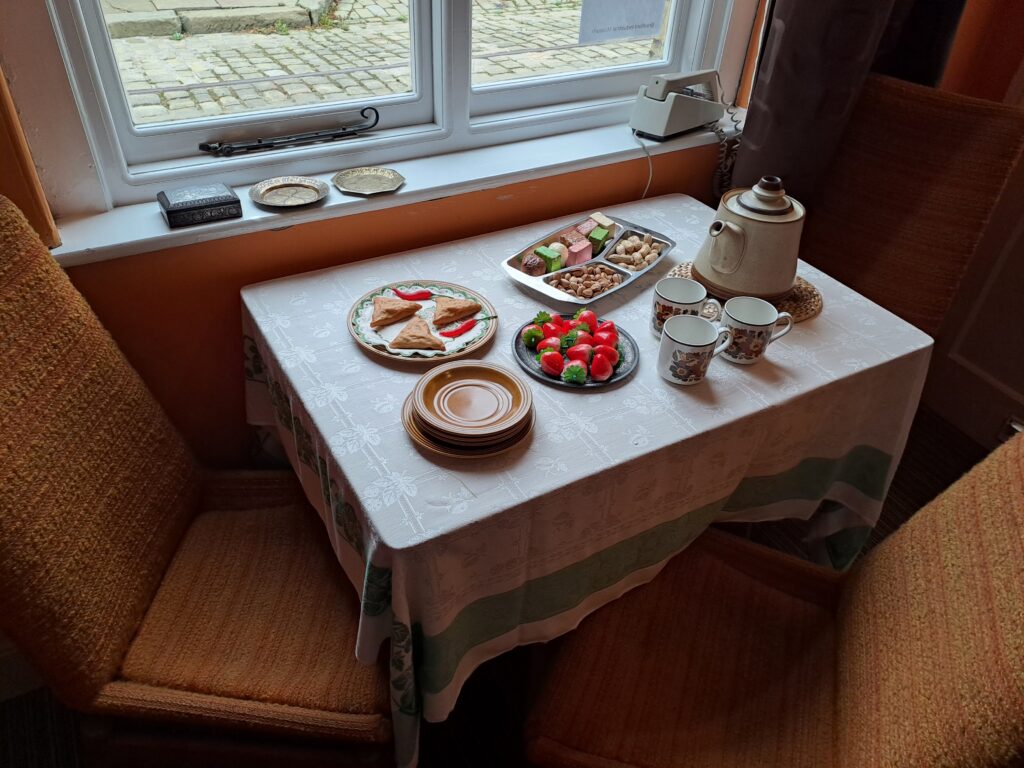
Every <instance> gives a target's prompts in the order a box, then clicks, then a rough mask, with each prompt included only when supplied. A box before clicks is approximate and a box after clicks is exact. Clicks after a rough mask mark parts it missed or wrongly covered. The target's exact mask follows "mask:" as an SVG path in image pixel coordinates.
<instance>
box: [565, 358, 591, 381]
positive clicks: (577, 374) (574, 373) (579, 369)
mask: <svg viewBox="0 0 1024 768" xmlns="http://www.w3.org/2000/svg"><path fill="white" fill-rule="evenodd" d="M562 381H566V382H568V383H570V384H580V385H582V384H586V383H587V364H586V363H584V362H583V361H582V360H570V361H569V364H568V365H566V366H565V370H564V371H562Z"/></svg>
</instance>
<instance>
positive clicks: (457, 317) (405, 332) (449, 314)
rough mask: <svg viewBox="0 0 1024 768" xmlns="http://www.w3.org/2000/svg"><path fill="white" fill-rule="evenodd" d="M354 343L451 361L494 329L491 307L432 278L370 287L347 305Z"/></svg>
mask: <svg viewBox="0 0 1024 768" xmlns="http://www.w3.org/2000/svg"><path fill="white" fill-rule="evenodd" d="M348 329H349V331H350V332H351V333H352V336H353V338H355V340H356V343H358V344H359V346H361V347H362V348H363V349H365V350H366V351H368V352H371V353H373V354H375V355H380V356H383V357H390V358H392V359H394V360H398V361H409V362H422V361H423V360H429V359H434V358H441V359H445V360H452V359H454V358H457V357H462V356H464V355H468V354H469V353H470V352H472V351H473V350H475V349H478V348H479V347H481V346H483V345H484V344H486V343H487V342H488V341H490V340H491V339H492V338H493V337H494V334H495V332H496V331H497V329H498V314H497V312H496V311H495V309H494V306H493V305H492V304H491V303H490V302H489V301H487V299H485V298H484V297H483V296H481V295H480V294H479V293H477V292H476V291H473V290H470V289H469V288H465V287H463V286H461V285H455V284H454V283H444V282H440V281H437V280H425V281H414V280H407V281H402V282H398V283H388V284H387V285H382V286H381V287H379V288H374V289H373V290H372V291H370V292H369V293H367V294H365V295H364V296H362V297H361V298H359V299H358V300H357V301H356V303H355V304H353V305H352V311H351V312H350V313H349V316H348Z"/></svg>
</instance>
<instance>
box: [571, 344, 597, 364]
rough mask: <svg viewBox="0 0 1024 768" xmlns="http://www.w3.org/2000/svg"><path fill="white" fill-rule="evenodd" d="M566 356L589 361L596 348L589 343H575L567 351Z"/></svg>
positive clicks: (585, 361)
mask: <svg viewBox="0 0 1024 768" xmlns="http://www.w3.org/2000/svg"><path fill="white" fill-rule="evenodd" d="M565 356H566V357H568V358H569V359H570V360H582V361H583V362H584V363H589V362H590V358H591V357H593V356H594V348H593V347H592V346H590V345H589V344H575V345H573V346H571V347H569V348H568V349H567V350H566V351H565Z"/></svg>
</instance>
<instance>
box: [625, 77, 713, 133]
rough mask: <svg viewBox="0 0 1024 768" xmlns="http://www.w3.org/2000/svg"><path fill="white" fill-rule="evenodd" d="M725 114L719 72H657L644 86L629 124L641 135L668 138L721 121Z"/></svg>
mask: <svg viewBox="0 0 1024 768" xmlns="http://www.w3.org/2000/svg"><path fill="white" fill-rule="evenodd" d="M724 114H725V105H724V104H723V103H722V90H721V86H720V84H719V79H718V72H716V71H715V70H713V69H705V70H701V71H700V72H687V73H684V72H675V73H670V74H663V75H655V76H654V77H652V78H651V80H650V82H649V83H647V85H642V86H640V92H639V93H638V94H637V97H636V103H635V104H634V105H633V116H632V117H631V118H630V120H629V127H630V128H632V129H633V130H634V131H635V132H636V134H637V135H638V136H643V137H644V138H648V139H654V140H656V141H664V140H665V139H667V138H670V137H672V136H675V135H676V134H679V133H683V132H684V131H690V130H693V129H694V128H699V127H700V126H702V125H707V124H708V123H714V122H717V121H718V120H720V119H721V118H722V115H724Z"/></svg>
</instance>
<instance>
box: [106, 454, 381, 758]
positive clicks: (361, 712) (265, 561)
mask: <svg viewBox="0 0 1024 768" xmlns="http://www.w3.org/2000/svg"><path fill="white" fill-rule="evenodd" d="M244 474H245V473H243V476H242V478H240V479H239V478H238V477H237V476H236V477H235V478H232V477H231V476H228V477H226V478H223V477H222V478H218V477H217V476H214V477H213V479H212V482H211V484H210V485H209V488H210V491H209V492H208V496H207V500H208V503H212V504H214V505H216V506H219V507H221V509H219V510H210V511H206V512H203V513H201V514H200V515H198V516H197V517H196V519H195V521H194V522H193V524H192V526H191V527H190V528H189V530H188V532H187V533H186V535H185V537H184V539H183V541H182V543H181V546H180V548H179V550H178V552H177V554H176V555H175V557H174V560H173V561H172V563H171V565H170V567H169V568H168V571H167V574H166V576H165V577H164V580H163V583H162V584H161V585H160V589H159V590H158V591H157V594H156V597H155V598H154V600H153V604H152V606H151V607H150V609H149V611H148V612H147V613H146V616H145V618H144V619H143V622H142V626H141V628H140V630H139V633H138V636H137V637H136V638H135V640H134V642H133V643H132V645H131V648H130V649H129V650H128V654H127V656H126V658H125V660H124V664H123V666H122V670H121V678H122V681H121V682H118V683H117V684H115V685H112V686H109V687H108V689H106V690H105V691H104V693H105V697H104V698H102V699H101V701H100V704H101V708H102V707H108V708H110V707H114V705H115V702H120V703H119V704H118V706H120V707H121V708H122V710H123V708H124V707H125V706H128V705H127V704H126V702H128V701H129V700H130V699H131V697H132V696H134V697H135V698H136V700H139V701H141V700H145V699H146V698H147V696H149V695H150V694H152V701H155V702H157V703H159V702H161V701H163V702H164V703H163V705H160V706H157V709H165V710H168V711H169V710H172V709H174V708H175V707H176V706H177V704H181V703H182V701H184V700H185V699H187V700H188V701H185V704H186V705H187V706H185V707H184V709H185V710H186V713H187V714H189V715H190V719H196V720H207V721H217V722H223V721H225V720H226V721H236V722H237V723H238V724H240V725H246V724H252V722H257V721H259V720H260V719H261V718H265V716H266V714H267V713H268V712H269V710H271V709H272V710H273V711H274V712H275V713H277V714H276V715H275V718H271V719H278V720H279V719H280V717H279V715H280V714H281V713H284V714H285V715H287V717H286V718H285V720H292V721H294V722H295V723H296V725H295V727H296V728H298V729H300V730H301V729H302V728H301V727H300V726H299V725H298V724H299V723H301V722H302V721H303V720H306V721H309V720H310V719H312V722H314V723H316V724H318V725H317V726H316V727H317V728H318V729H319V730H318V731H317V732H319V733H321V735H331V736H335V737H337V738H344V739H345V740H347V741H382V740H386V739H387V738H389V721H388V711H389V703H388V693H387V679H386V676H385V675H384V673H383V671H382V670H381V669H380V668H379V667H377V666H363V665H361V664H359V663H358V662H356V660H355V655H354V651H353V649H354V648H355V641H356V631H357V627H358V617H359V605H358V600H357V598H356V595H355V593H354V591H353V590H352V588H351V587H350V586H349V584H348V583H347V579H346V577H345V574H344V573H343V572H342V571H341V569H340V567H339V565H338V563H337V560H336V559H335V557H334V554H333V553H332V552H331V549H330V545H329V542H328V537H327V536H326V535H325V533H324V531H323V524H322V523H321V521H320V520H319V518H318V517H317V515H316V513H315V512H314V511H313V510H312V509H311V508H310V507H309V505H308V504H307V503H306V501H305V499H304V498H302V496H301V489H300V488H299V486H298V484H297V483H296V482H295V481H294V480H293V479H291V478H288V479H282V481H281V483H279V485H278V487H276V488H275V487H274V485H273V483H264V484H263V485H262V486H261V485H256V486H253V485H252V484H251V483H246V481H245V479H244ZM231 488H235V489H236V490H238V489H242V490H243V492H244V493H245V494H246V495H247V496H248V497H249V499H250V501H253V500H260V499H262V500H264V501H268V500H269V501H271V502H273V503H274V504H276V505H277V506H271V507H264V508H254V509H245V508H241V507H243V506H244V505H243V504H242V503H241V502H239V501H238V500H237V497H236V496H233V495H232V494H230V493H227V491H229V490H230V489H231ZM289 496H290V498H289ZM127 684H131V686H130V687H129V686H128V685H127ZM147 691H148V693H146V692H147ZM143 694H146V695H143ZM152 701H151V702H150V704H152ZM150 704H147V705H146V706H145V707H141V706H140V707H138V709H139V710H140V712H139V713H140V714H146V712H148V711H149V710H151V709H152V708H153V706H156V705H152V706H150ZM221 704H223V706H221ZM260 713H263V714H262V715H261V714H260ZM289 713H291V714H289ZM285 727H286V729H287V727H288V726H285ZM306 730H308V727H307V728H306Z"/></svg>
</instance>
